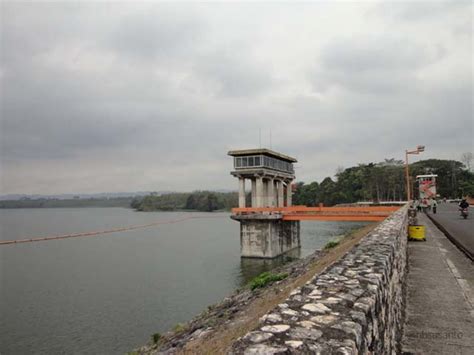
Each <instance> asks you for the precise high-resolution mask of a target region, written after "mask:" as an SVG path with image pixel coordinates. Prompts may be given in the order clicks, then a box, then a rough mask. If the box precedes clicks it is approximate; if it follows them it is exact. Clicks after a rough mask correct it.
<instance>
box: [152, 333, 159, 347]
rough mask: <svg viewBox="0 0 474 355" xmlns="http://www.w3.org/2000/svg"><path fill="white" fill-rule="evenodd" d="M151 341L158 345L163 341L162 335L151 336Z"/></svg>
mask: <svg viewBox="0 0 474 355" xmlns="http://www.w3.org/2000/svg"><path fill="white" fill-rule="evenodd" d="M151 339H152V340H153V344H158V342H159V341H160V339H161V334H160V333H155V334H153V335H152V336H151Z"/></svg>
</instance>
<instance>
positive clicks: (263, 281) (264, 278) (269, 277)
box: [249, 272, 288, 290]
mask: <svg viewBox="0 0 474 355" xmlns="http://www.w3.org/2000/svg"><path fill="white" fill-rule="evenodd" d="M287 277H288V274H272V273H270V272H264V273H261V274H260V275H258V276H257V277H255V278H254V279H252V280H251V281H250V282H249V286H250V289H251V290H255V289H256V288H262V287H265V286H267V285H270V284H271V283H273V282H275V281H281V280H284V279H286V278H287Z"/></svg>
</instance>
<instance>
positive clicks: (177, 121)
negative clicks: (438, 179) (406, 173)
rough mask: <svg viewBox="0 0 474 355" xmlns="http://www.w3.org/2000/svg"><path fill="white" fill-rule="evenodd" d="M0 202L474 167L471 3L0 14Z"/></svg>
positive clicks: (17, 5) (47, 9)
mask: <svg viewBox="0 0 474 355" xmlns="http://www.w3.org/2000/svg"><path fill="white" fill-rule="evenodd" d="M0 9H1V18H0V29H1V48H0V59H1V63H0V83H1V107H0V110H1V111H0V115H1V126H0V140H1V144H0V149H1V150H0V157H1V165H0V169H1V178H2V181H1V184H0V185H1V189H0V193H44V194H45V193H74V192H77V193H93V192H103V191H117V192H120V191H138V190H155V191H163V190H170V191H171V190H173V191H176V190H181V191H190V190H194V189H227V188H230V189H234V188H236V185H237V184H236V182H235V181H233V178H232V177H231V176H230V175H229V171H230V170H231V167H232V162H231V159H230V157H228V156H226V153H227V151H228V150H230V149H239V148H252V147H258V145H259V129H261V132H262V145H263V146H266V147H269V146H270V138H269V136H270V128H271V134H272V148H273V149H274V150H277V151H281V152H283V153H286V154H288V155H292V156H296V157H297V158H298V160H299V163H298V165H297V170H296V174H297V179H298V180H300V181H301V180H302V181H313V180H317V181H321V179H323V178H324V177H326V176H333V175H334V174H335V172H336V169H337V168H338V167H340V166H343V167H349V166H353V165H357V164H358V163H369V162H378V161H382V160H383V159H384V158H397V159H402V158H403V157H404V150H405V149H406V148H414V147H415V146H416V145H417V144H424V145H426V152H425V153H424V154H423V156H420V157H413V160H417V159H422V158H423V159H425V158H440V159H458V160H459V158H460V156H461V154H462V153H463V152H466V151H473V137H474V131H473V102H472V100H473V91H472V83H473V71H472V62H473V51H472V49H473V48H472V34H473V27H472V26H473V23H472V16H473V5H472V3H471V1H461V0H455V1H444V2H439V1H437V2H431V1H412V2H410V1H403V2H395V1H391V2H384V1H365V2H315V3H293V2H289V3H258V4H253V3H226V4H223V3H206V4H200V3H195V2H194V3H182V2H179V3H174V4H172V3H159V2H156V3H153V2H151V3H150V2H143V3H132V2H130V3H117V2H101V3H92V2H82V3H81V2H79V3H66V2H64V3H61V2H55V3H26V2H8V1H2V2H1V3H0Z"/></svg>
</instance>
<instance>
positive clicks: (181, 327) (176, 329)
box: [173, 323, 186, 333]
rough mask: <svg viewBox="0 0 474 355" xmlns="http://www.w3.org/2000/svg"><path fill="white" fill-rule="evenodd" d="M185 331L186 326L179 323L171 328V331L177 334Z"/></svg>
mask: <svg viewBox="0 0 474 355" xmlns="http://www.w3.org/2000/svg"><path fill="white" fill-rule="evenodd" d="M185 329H186V326H185V325H184V324H181V323H178V324H176V325H175V326H174V327H173V331H174V332H175V333H179V332H182V331H183V330H185Z"/></svg>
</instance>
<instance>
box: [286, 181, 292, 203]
mask: <svg viewBox="0 0 474 355" xmlns="http://www.w3.org/2000/svg"><path fill="white" fill-rule="evenodd" d="M291 194H292V191H291V180H290V181H288V184H287V185H286V206H287V207H290V206H291V204H292V199H291Z"/></svg>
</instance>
